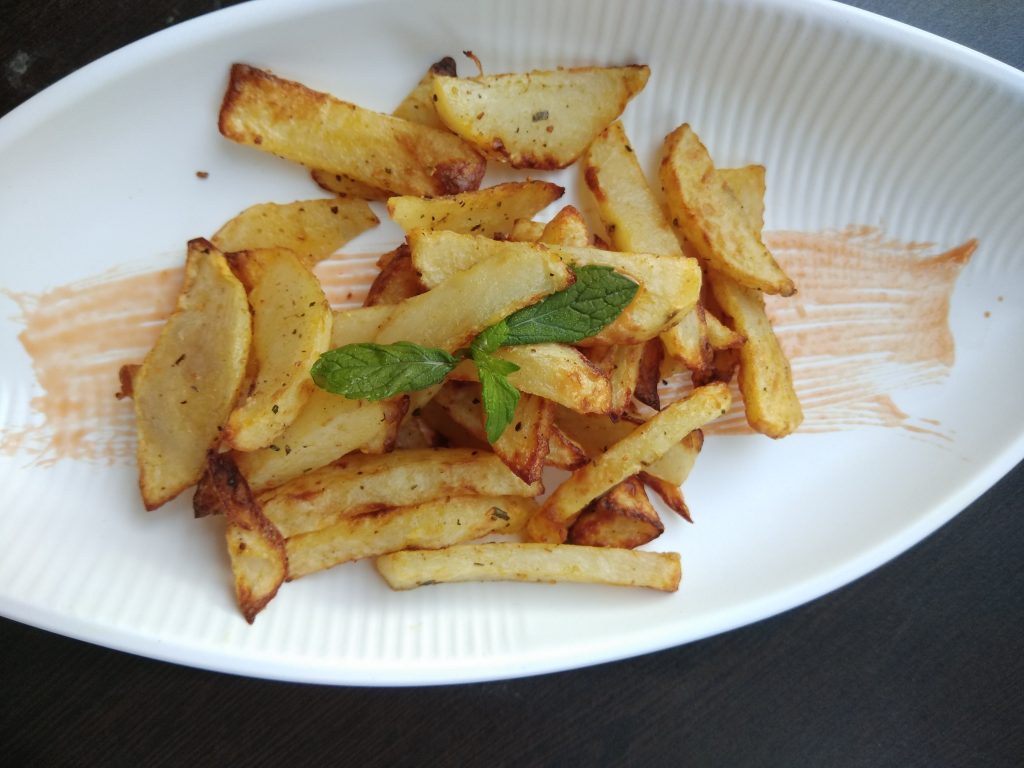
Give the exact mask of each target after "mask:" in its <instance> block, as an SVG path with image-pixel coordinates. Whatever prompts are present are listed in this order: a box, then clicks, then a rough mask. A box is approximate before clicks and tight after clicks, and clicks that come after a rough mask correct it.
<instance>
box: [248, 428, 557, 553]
mask: <svg viewBox="0 0 1024 768" xmlns="http://www.w3.org/2000/svg"><path fill="white" fill-rule="evenodd" d="M543 491H544V486H543V485H541V483H540V482H539V481H537V482H534V483H532V484H530V483H524V482H523V481H522V480H520V479H519V478H518V477H516V476H515V475H514V474H513V473H512V472H511V471H510V470H509V469H508V468H507V467H506V466H505V465H504V464H503V463H502V461H501V459H500V458H499V457H497V456H495V455H494V454H493V453H486V452H484V451H478V450H473V449H469V448H444V449H436V450H434V449H421V450H411V451H395V452H393V453H387V454H383V455H380V456H365V455H362V454H352V455H350V456H346V457H344V458H342V459H339V460H338V461H336V462H334V463H333V464H330V465H329V466H326V467H322V468H320V469H318V470H316V471H315V472H310V473H309V474H308V475H303V476H301V477H297V478H295V479H294V480H290V481H289V482H287V483H284V484H283V485H279V486H277V487H276V488H272V489H270V490H268V491H265V492H264V493H261V494H260V495H259V497H258V499H259V503H260V505H261V506H262V508H263V514H264V515H266V517H267V518H268V519H269V520H271V521H272V522H273V523H274V524H275V525H276V526H277V528H278V530H279V531H280V532H281V534H282V535H283V536H295V535H296V534H299V533H306V532H308V531H315V530H319V529H321V528H326V527H327V526H329V525H333V524H334V523H336V522H338V521H339V520H342V519H345V518H353V517H358V516H360V515H365V514H368V513H371V512H379V511H381V510H383V509H388V508H390V507H395V506H409V505H412V504H422V503H424V502H427V501H431V500H433V499H438V498H443V497H447V496H469V495H473V494H475V495H479V496H529V497H532V496H537V495H538V494H540V493H543Z"/></svg>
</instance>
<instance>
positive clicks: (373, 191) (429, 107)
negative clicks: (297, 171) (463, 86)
mask: <svg viewBox="0 0 1024 768" xmlns="http://www.w3.org/2000/svg"><path fill="white" fill-rule="evenodd" d="M435 75H449V76H451V77H455V75H456V71H455V59H453V58H452V57H451V56H445V57H444V58H443V59H441V60H440V61H437V62H434V63H433V64H431V65H430V69H428V70H427V73H426V74H425V75H424V76H423V77H422V79H421V80H420V81H419V83H417V84H416V87H415V88H413V89H412V90H411V91H410V92H409V94H408V95H407V96H406V97H405V98H404V99H403V100H402V103H401V104H399V105H398V106H397V107H396V108H395V111H394V112H392V113H391V114H392V115H393V116H394V117H398V118H401V119H402V120H408V121H409V122H411V123H419V124H420V125H426V126H430V127H433V128H443V129H444V130H447V128H445V127H444V124H443V123H442V122H441V118H439V117H438V116H437V110H435V109H434V76H435ZM312 176H313V181H315V182H316V183H317V184H318V185H320V186H321V187H322V188H323V189H326V190H327V191H329V192H334V193H335V194H338V195H342V196H344V197H358V198H363V199H364V200H380V201H384V200H387V199H388V198H389V197H391V196H392V195H394V192H390V191H388V190H387V189H379V188H378V187H374V186H371V185H369V184H363V183H362V182H359V181H356V180H355V179H351V178H349V177H348V176H343V175H341V174H340V173H330V172H328V171H313V172H312Z"/></svg>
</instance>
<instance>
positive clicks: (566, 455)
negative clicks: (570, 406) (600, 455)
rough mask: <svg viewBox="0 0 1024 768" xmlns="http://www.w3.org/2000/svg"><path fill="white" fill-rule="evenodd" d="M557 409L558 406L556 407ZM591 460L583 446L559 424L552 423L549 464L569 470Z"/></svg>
mask: <svg viewBox="0 0 1024 768" xmlns="http://www.w3.org/2000/svg"><path fill="white" fill-rule="evenodd" d="M556 410H557V408H556ZM588 461H590V459H589V458H587V453H586V451H584V450H583V447H582V446H581V445H580V444H579V443H577V442H576V441H575V440H573V439H572V438H571V437H569V436H568V435H567V434H565V432H563V431H562V430H561V429H559V427H558V425H557V424H554V423H552V425H551V439H550V441H549V446H548V457H547V460H546V462H547V464H548V465H549V466H552V467H556V468H558V469H564V470H566V471H567V472H572V471H573V470H576V469H579V468H580V467H582V466H583V465H584V464H586V463H587V462H588Z"/></svg>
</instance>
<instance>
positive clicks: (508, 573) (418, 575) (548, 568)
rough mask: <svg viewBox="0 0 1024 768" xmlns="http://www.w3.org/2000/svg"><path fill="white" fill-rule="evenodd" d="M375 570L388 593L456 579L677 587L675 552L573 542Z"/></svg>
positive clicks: (478, 548) (397, 559)
mask: <svg viewBox="0 0 1024 768" xmlns="http://www.w3.org/2000/svg"><path fill="white" fill-rule="evenodd" d="M376 566H377V570H378V572H379V573H380V574H381V576H383V577H384V580H385V581H386V582H387V583H388V586H390V587H391V588H392V589H397V590H403V589H414V588H415V587H422V586H425V585H427V584H440V583H445V582H458V581H540V582H575V583H580V584H606V585H611V586H623V587H647V588H649V589H656V590H660V591H662V592H675V591H676V590H677V589H679V582H680V580H681V578H682V568H681V566H680V564H679V555H678V553H676V552H665V553H661V552H639V551H636V550H632V549H611V548H607V547H581V546H577V545H573V544H516V543H496V544H463V545H460V546H456V547H449V548H448V549H438V550H434V551H428V552H418V551H405V552H395V553H393V554H389V555H384V556H382V557H378V558H377V560H376Z"/></svg>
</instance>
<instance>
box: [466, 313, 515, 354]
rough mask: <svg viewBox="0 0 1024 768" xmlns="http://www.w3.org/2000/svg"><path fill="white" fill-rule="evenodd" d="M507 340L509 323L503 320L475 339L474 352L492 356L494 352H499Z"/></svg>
mask: <svg viewBox="0 0 1024 768" xmlns="http://www.w3.org/2000/svg"><path fill="white" fill-rule="evenodd" d="M507 338H508V323H506V322H505V321H504V320H502V321H501V322H500V323H495V324H494V325H492V326H491V327H490V328H487V329H485V330H484V331H482V332H481V333H480V334H479V335H478V336H477V337H476V338H475V339H473V344H472V351H474V352H478V353H483V354H485V355H490V354H491V353H492V352H497V351H498V348H499V347H501V346H502V345H503V344H504V343H505V340H506V339H507Z"/></svg>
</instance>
